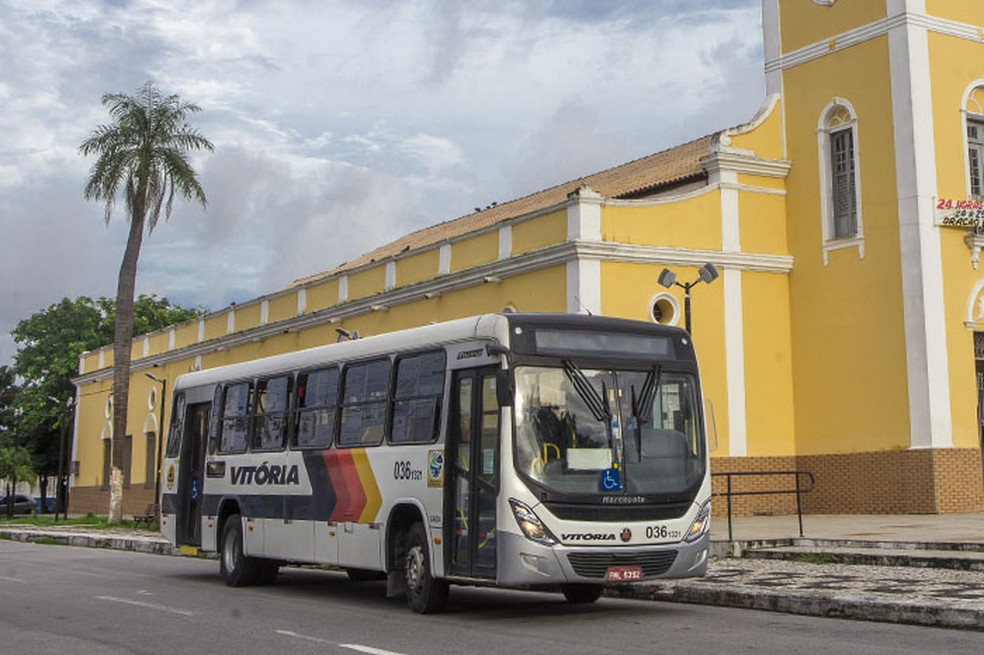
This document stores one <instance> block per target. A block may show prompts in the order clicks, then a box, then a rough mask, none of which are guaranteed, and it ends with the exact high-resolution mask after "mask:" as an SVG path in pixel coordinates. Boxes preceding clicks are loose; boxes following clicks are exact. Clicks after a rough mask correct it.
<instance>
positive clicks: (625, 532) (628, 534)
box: [619, 528, 632, 543]
mask: <svg viewBox="0 0 984 655" xmlns="http://www.w3.org/2000/svg"><path fill="white" fill-rule="evenodd" d="M619 537H621V538H622V541H623V542H625V543H629V542H630V541H632V530H629V529H628V528H622V533H621V534H620V535H619Z"/></svg>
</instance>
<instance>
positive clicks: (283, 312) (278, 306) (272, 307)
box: [267, 290, 297, 323]
mask: <svg viewBox="0 0 984 655" xmlns="http://www.w3.org/2000/svg"><path fill="white" fill-rule="evenodd" d="M295 316H297V291H294V290H291V291H286V292H283V293H279V294H277V295H275V296H271V297H270V298H268V299H267V322H268V323H276V322H277V321H284V320H287V319H288V318H294V317H295Z"/></svg>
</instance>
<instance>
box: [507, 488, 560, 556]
mask: <svg viewBox="0 0 984 655" xmlns="http://www.w3.org/2000/svg"><path fill="white" fill-rule="evenodd" d="M509 506H510V507H512V511H513V516H514V517H515V518H516V523H517V524H518V525H519V529H520V530H522V531H523V534H524V535H525V536H526V538H527V539H529V540H530V541H535V542H536V543H538V544H542V545H544V546H553V545H554V544H556V543H557V539H556V537H554V536H553V535H552V534H551V533H550V530H548V529H547V526H545V525H543V522H542V521H541V520H540V517H538V516H537V515H536V514H534V513H533V510H531V509H530V508H529V507H527V505H526V504H525V503H523V502H520V501H518V500H516V499H515V498H510V499H509Z"/></svg>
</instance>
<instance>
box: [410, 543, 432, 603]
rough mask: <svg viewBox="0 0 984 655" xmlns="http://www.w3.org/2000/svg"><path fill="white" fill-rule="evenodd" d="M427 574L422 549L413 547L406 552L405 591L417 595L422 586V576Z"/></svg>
mask: <svg viewBox="0 0 984 655" xmlns="http://www.w3.org/2000/svg"><path fill="white" fill-rule="evenodd" d="M426 574H427V564H426V563H425V562H424V549H423V548H421V547H420V546H413V547H411V548H410V550H408V551H407V567H406V578H407V589H409V590H410V592H411V593H413V594H418V593H419V592H420V590H421V588H422V587H423V586H424V576H425V575H426Z"/></svg>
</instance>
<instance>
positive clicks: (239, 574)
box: [219, 514, 260, 587]
mask: <svg viewBox="0 0 984 655" xmlns="http://www.w3.org/2000/svg"><path fill="white" fill-rule="evenodd" d="M219 561H220V564H219V567H220V569H221V571H222V577H223V578H224V579H225V583H226V584H227V585H229V586H230V587H247V586H249V585H254V584H256V583H257V582H258V581H259V577H260V562H259V561H258V560H257V559H256V558H253V557H247V556H246V555H245V554H244V553H243V521H242V518H241V517H240V516H239V514H232V515H231V516H229V518H227V519H226V522H225V526H224V527H223V528H222V551H221V557H220V558H219Z"/></svg>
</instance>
